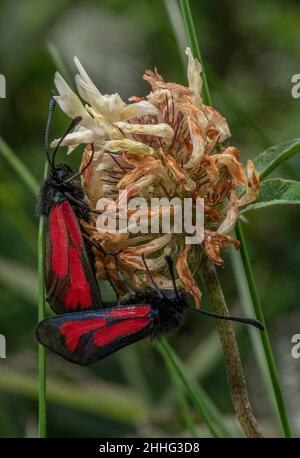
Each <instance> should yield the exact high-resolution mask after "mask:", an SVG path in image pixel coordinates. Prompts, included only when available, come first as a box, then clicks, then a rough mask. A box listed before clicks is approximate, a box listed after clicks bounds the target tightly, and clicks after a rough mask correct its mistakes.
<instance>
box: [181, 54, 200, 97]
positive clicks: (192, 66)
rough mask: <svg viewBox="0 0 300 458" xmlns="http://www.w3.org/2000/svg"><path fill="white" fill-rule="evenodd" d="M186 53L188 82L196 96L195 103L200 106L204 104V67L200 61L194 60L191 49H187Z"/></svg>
mask: <svg viewBox="0 0 300 458" xmlns="http://www.w3.org/2000/svg"><path fill="white" fill-rule="evenodd" d="M185 53H186V55H187V56H188V66H187V77H188V82H189V88H190V89H191V90H192V91H193V92H194V94H195V101H196V102H197V103H198V104H201V103H202V98H201V92H202V78H201V72H202V67H201V64H200V62H199V61H198V59H194V57H193V55H192V52H191V50H190V48H186V50H185Z"/></svg>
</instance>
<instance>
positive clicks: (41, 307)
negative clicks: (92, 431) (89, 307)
mask: <svg viewBox="0 0 300 458" xmlns="http://www.w3.org/2000/svg"><path fill="white" fill-rule="evenodd" d="M47 174H48V162H46V164H45V170H44V178H45V177H46V176H47ZM38 278H39V300H38V321H39V322H40V321H42V320H44V319H45V308H46V301H45V280H44V278H45V221H44V218H43V216H40V221H39V233H38ZM38 368H39V437H40V438H45V437H46V434H47V404H46V352H45V347H43V346H42V345H40V344H39V346H38Z"/></svg>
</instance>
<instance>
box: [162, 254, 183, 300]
mask: <svg viewBox="0 0 300 458" xmlns="http://www.w3.org/2000/svg"><path fill="white" fill-rule="evenodd" d="M165 259H166V261H167V263H168V268H169V272H170V275H171V279H172V283H173V288H174V291H175V294H176V297H177V299H178V300H180V295H179V291H178V288H177V285H176V279H175V273H174V262H173V259H172V258H171V256H169V255H167V256H165Z"/></svg>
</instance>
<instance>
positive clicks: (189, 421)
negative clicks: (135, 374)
mask: <svg viewBox="0 0 300 458" xmlns="http://www.w3.org/2000/svg"><path fill="white" fill-rule="evenodd" d="M161 353H162V355H163V357H164V359H165V363H166V366H167V368H168V371H169V374H170V378H171V379H172V381H173V383H174V385H175V388H176V395H177V400H178V405H179V407H180V409H181V413H182V417H183V419H184V421H185V424H186V427H187V429H188V430H189V431H190V434H191V437H198V436H197V432H196V427H195V423H194V419H193V414H192V411H191V407H190V406H189V404H188V400H187V398H186V393H185V391H184V388H183V387H182V384H181V381H180V379H179V378H178V375H177V371H176V368H175V367H174V365H173V364H172V361H171V360H170V358H169V357H168V356H167V355H166V354H165V353H164V348H163V349H162V351H161Z"/></svg>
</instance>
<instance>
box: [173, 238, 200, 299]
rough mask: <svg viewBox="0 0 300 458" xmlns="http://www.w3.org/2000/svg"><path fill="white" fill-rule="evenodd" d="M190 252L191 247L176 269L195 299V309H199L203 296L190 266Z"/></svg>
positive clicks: (180, 257) (183, 255)
mask: <svg viewBox="0 0 300 458" xmlns="http://www.w3.org/2000/svg"><path fill="white" fill-rule="evenodd" d="M190 251H191V245H187V246H186V247H185V249H184V250H183V252H182V253H181V255H180V256H179V258H178V260H177V263H176V269H177V272H178V275H179V279H180V282H181V284H182V286H183V288H184V289H185V290H186V291H187V292H188V293H189V294H191V295H192V296H193V297H194V300H195V307H196V308H199V307H200V302H201V297H202V294H201V291H200V289H199V288H198V286H197V283H196V281H195V279H194V277H193V275H192V272H191V271H190V268H189V265H188V256H189V253H190Z"/></svg>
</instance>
